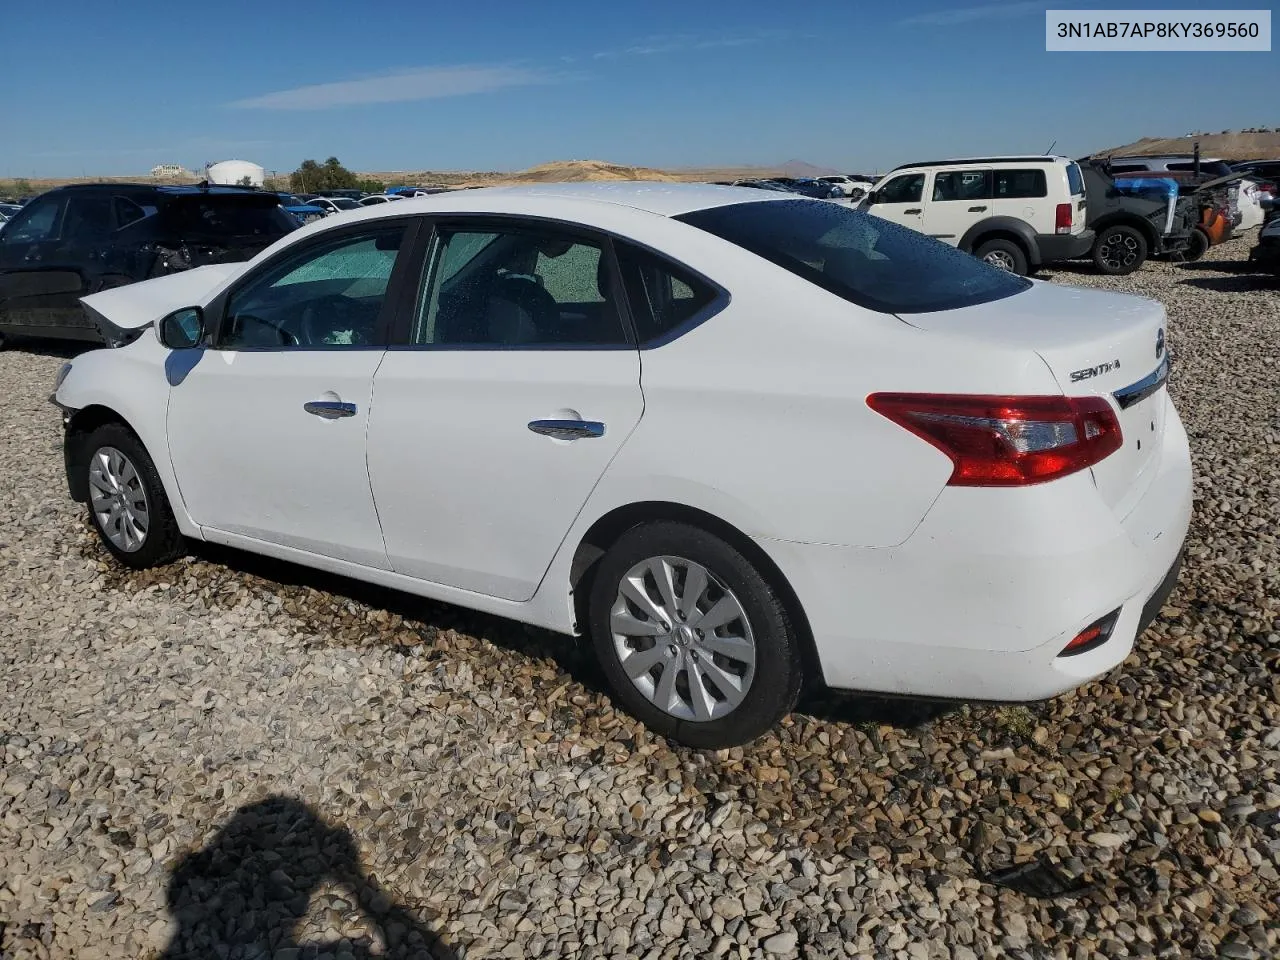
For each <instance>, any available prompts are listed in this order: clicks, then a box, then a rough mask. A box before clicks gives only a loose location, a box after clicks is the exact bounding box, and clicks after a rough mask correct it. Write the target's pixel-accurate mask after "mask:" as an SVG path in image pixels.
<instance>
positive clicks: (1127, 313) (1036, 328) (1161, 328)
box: [900, 281, 1168, 516]
mask: <svg viewBox="0 0 1280 960" xmlns="http://www.w3.org/2000/svg"><path fill="white" fill-rule="evenodd" d="M900 319H901V320H902V321H903V322H904V323H908V324H910V325H911V326H913V327H918V328H920V329H923V330H936V331H937V332H939V333H945V334H948V335H950V336H961V337H964V338H966V339H970V340H979V341H984V342H990V343H991V344H993V345H999V346H1002V347H1010V346H1013V347H1023V348H1025V349H1028V350H1032V351H1034V352H1035V353H1036V354H1037V355H1038V356H1039V357H1040V358H1041V359H1042V360H1043V361H1044V363H1045V364H1046V365H1047V366H1048V367H1049V370H1050V371H1051V372H1052V374H1053V376H1054V379H1055V380H1056V381H1057V382H1058V385H1059V387H1060V388H1061V389H1062V392H1063V394H1064V395H1066V396H1070V397H1086V396H1099V397H1105V398H1106V399H1107V400H1108V401H1109V402H1110V403H1111V405H1112V407H1113V409H1115V411H1116V415H1117V417H1118V418H1119V421H1120V429H1121V431H1122V433H1123V435H1124V445H1123V446H1122V447H1121V448H1120V449H1119V450H1117V451H1116V452H1115V453H1113V454H1111V455H1110V456H1109V457H1107V458H1106V459H1105V460H1103V461H1101V462H1100V463H1097V464H1095V465H1094V466H1093V467H1092V471H1093V476H1094V481H1095V483H1096V484H1097V486H1098V491H1099V492H1100V493H1101V494H1102V496H1103V498H1104V499H1105V500H1106V502H1107V503H1108V505H1110V506H1111V507H1112V508H1113V509H1114V510H1116V512H1117V513H1118V514H1120V515H1121V516H1123V515H1125V514H1127V513H1128V512H1129V510H1130V509H1132V507H1133V505H1134V503H1135V502H1136V501H1137V500H1138V499H1139V498H1140V497H1141V496H1142V493H1143V492H1144V491H1145V489H1146V486H1147V484H1148V483H1149V482H1150V481H1151V477H1152V475H1153V474H1154V471H1153V470H1152V469H1151V467H1152V465H1153V464H1155V463H1157V462H1158V460H1159V454H1160V450H1161V447H1162V445H1163V440H1164V417H1165V408H1166V403H1165V387H1164V381H1165V378H1166V377H1167V374H1168V352H1167V348H1166V346H1165V337H1166V316H1165V309H1164V307H1163V306H1162V305H1161V304H1159V303H1157V302H1156V301H1154V300H1148V299H1145V298H1143V297H1133V296H1127V295H1124V294H1115V293H1103V292H1100V291H1095V290H1086V289H1083V288H1080V287H1064V286H1058V285H1055V284H1051V283H1046V282H1043V281H1034V282H1033V283H1032V286H1031V288H1030V289H1029V290H1026V291H1025V292H1023V293H1019V294H1016V295H1015V296H1012V297H1006V298H1005V299H1003V300H997V301H994V302H992V303H984V304H980V305H978V306H973V307H963V308H961V309H958V310H946V311H941V312H938V313H914V314H903V315H901V316H900ZM975 392H976V391H975Z"/></svg>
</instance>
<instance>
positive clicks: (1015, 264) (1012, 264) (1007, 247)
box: [973, 240, 1027, 277]
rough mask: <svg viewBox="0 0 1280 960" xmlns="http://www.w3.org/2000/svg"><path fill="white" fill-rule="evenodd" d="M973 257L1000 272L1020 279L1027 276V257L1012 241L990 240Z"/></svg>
mask: <svg viewBox="0 0 1280 960" xmlns="http://www.w3.org/2000/svg"><path fill="white" fill-rule="evenodd" d="M973 255H974V256H975V257H977V258H978V259H979V260H985V261H986V262H987V263H989V264H991V265H992V266H993V267H996V268H998V269H1000V270H1007V271H1008V272H1009V273H1016V274H1017V275H1018V276H1020V277H1025V276H1026V275H1027V255H1026V254H1025V253H1023V252H1022V248H1021V247H1020V246H1018V245H1017V244H1016V243H1014V242H1013V241H1012V240H988V241H987V242H986V243H984V244H983V245H982V246H980V247H978V249H977V250H975V251H974V252H973Z"/></svg>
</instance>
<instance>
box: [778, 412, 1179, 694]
mask: <svg viewBox="0 0 1280 960" xmlns="http://www.w3.org/2000/svg"><path fill="white" fill-rule="evenodd" d="M1190 518H1191V459H1190V450H1189V448H1188V445H1187V436H1186V432H1185V430H1183V428H1182V424H1181V421H1180V420H1179V419H1178V417H1177V414H1176V412H1175V411H1174V410H1173V409H1172V406H1170V410H1169V414H1168V420H1167V422H1166V435H1165V443H1164V449H1163V452H1162V456H1161V460H1160V464H1159V467H1158V471H1157V473H1156V475H1155V476H1154V477H1153V479H1152V481H1151V483H1150V485H1149V486H1148V487H1147V490H1146V492H1145V494H1144V495H1143V496H1142V497H1141V499H1140V500H1139V501H1138V502H1137V503H1136V505H1135V506H1134V507H1133V509H1132V510H1131V511H1130V512H1129V514H1128V515H1127V516H1125V517H1124V518H1123V519H1120V518H1118V517H1117V516H1116V515H1115V514H1114V513H1113V512H1112V511H1111V509H1110V508H1109V507H1108V506H1107V505H1106V504H1105V503H1104V502H1103V501H1102V498H1101V497H1100V496H1099V495H1098V493H1097V490H1096V488H1095V487H1094V483H1093V478H1092V476H1091V474H1090V473H1088V472H1087V471H1086V472H1083V473H1080V474H1076V475H1073V476H1071V477H1065V478H1063V479H1062V480H1058V481H1054V482H1052V483H1047V484H1041V485H1037V486H1032V487H1026V488H1022V489H1018V490H990V489H980V488H956V487H948V488H947V489H946V490H945V491H944V493H943V494H942V495H941V496H940V497H939V498H938V501H937V502H936V503H935V505H934V507H933V508H932V509H931V510H930V512H929V514H928V516H926V517H925V519H924V520H923V521H922V522H921V524H920V526H919V527H918V528H917V529H916V531H915V532H914V533H913V534H912V536H911V537H910V538H908V539H907V540H906V541H905V542H904V543H902V544H899V545H898V546H896V547H889V548H876V549H865V548H854V547H839V546H831V545H821V544H797V543H792V542H786V541H777V540H761V541H759V542H760V545H761V546H762V547H763V548H764V549H765V550H766V551H768V552H769V554H770V555H771V556H772V558H773V559H774V561H775V562H776V563H777V564H778V566H779V568H780V569H781V570H782V572H783V573H784V575H786V576H787V577H788V579H789V581H790V583H791V586H792V588H793V589H794V590H795V592H796V595H797V596H798V598H799V600H800V602H801V604H802V606H803V607H804V611H805V614H806V616H807V619H808V621H809V626H810V628H811V630H812V633H813V637H814V642H815V646H816V648H817V653H818V657H819V660H820V662H821V667H822V672H823V677H824V680H825V682H826V683H827V684H828V685H829V686H831V687H835V688H841V689H849V690H862V691H867V692H877V693H887V694H900V695H906V696H919V697H936V698H949V699H963V700H980V701H1002V702H1009V701H1029V700H1041V699H1044V698H1047V697H1051V696H1055V695H1057V694H1059V693H1063V692H1065V691H1067V690H1070V689H1073V688H1074V687H1076V686H1079V685H1080V684H1082V683H1084V682H1086V681H1088V680H1090V679H1092V678H1094V677H1096V676H1099V675H1101V674H1103V673H1106V672H1107V671H1108V670H1110V669H1112V668H1113V667H1115V666H1116V665H1117V664H1119V663H1121V662H1122V661H1123V660H1124V659H1125V658H1126V657H1127V656H1128V655H1129V653H1130V650H1131V649H1132V647H1133V643H1134V640H1135V638H1136V637H1137V636H1138V635H1139V634H1140V633H1141V632H1142V630H1143V629H1144V628H1145V627H1146V626H1147V625H1148V623H1149V622H1150V619H1151V618H1152V617H1154V616H1155V615H1156V614H1157V613H1158V612H1159V609H1160V606H1161V605H1162V604H1163V602H1164V598H1165V597H1166V596H1167V595H1168V592H1169V591H1171V590H1172V589H1173V585H1174V583H1175V582H1176V578H1177V569H1178V559H1179V556H1180V554H1181V550H1182V544H1183V541H1184V539H1185V537H1186V531H1187V527H1188V525H1189V523H1190ZM1117 609H1118V610H1119V611H1120V613H1119V617H1118V619H1117V621H1116V625H1115V628H1114V629H1113V631H1112V633H1111V636H1110V639H1108V640H1107V641H1106V642H1105V643H1103V644H1101V645H1099V646H1097V647H1095V648H1093V649H1090V650H1087V651H1086V652H1084V653H1080V654H1077V655H1075V656H1070V657H1060V656H1059V655H1058V654H1059V653H1060V652H1061V651H1062V649H1063V648H1064V647H1065V646H1066V645H1067V643H1068V642H1069V641H1070V640H1071V639H1072V638H1073V637H1074V636H1075V635H1076V634H1077V633H1079V632H1080V631H1081V630H1083V629H1084V628H1085V627H1086V626H1088V625H1089V624H1091V623H1093V622H1094V621H1095V620H1097V619H1099V618H1100V617H1103V616H1106V615H1107V614H1109V613H1111V612H1113V611H1115V610H1117Z"/></svg>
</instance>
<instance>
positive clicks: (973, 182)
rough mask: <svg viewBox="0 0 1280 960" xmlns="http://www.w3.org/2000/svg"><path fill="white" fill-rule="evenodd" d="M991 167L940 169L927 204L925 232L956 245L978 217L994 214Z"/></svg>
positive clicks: (935, 174)
mask: <svg viewBox="0 0 1280 960" xmlns="http://www.w3.org/2000/svg"><path fill="white" fill-rule="evenodd" d="M991 215H992V214H991V168H990V167H965V168H963V169H956V170H951V169H944V170H938V171H936V172H935V173H934V175H933V187H932V192H931V193H930V194H929V202H928V203H927V204H926V205H925V212H924V228H923V229H924V232H925V233H927V234H928V235H929V236H931V237H934V238H936V239H938V240H941V241H943V242H944V243H949V244H951V245H952V246H953V247H954V246H956V245H957V244H958V243H959V242H960V238H961V237H963V236H964V235H965V232H966V231H967V230H968V229H969V228H970V227H972V226H973V225H974V224H975V223H977V222H978V221H979V220H985V219H986V218H987V217H989V216H991Z"/></svg>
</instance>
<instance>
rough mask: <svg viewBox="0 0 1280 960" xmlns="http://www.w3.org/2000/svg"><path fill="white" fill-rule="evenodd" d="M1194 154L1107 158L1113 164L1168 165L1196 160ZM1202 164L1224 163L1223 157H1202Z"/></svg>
mask: <svg viewBox="0 0 1280 960" xmlns="http://www.w3.org/2000/svg"><path fill="white" fill-rule="evenodd" d="M1195 158H1196V156H1195V154H1194V153H1159V154H1152V155H1150V156H1141V155H1139V156H1129V157H1107V158H1106V159H1108V160H1110V161H1111V162H1112V163H1115V162H1117V161H1119V162H1120V163H1136V162H1144V161H1150V162H1152V163H1167V162H1168V161H1170V160H1177V161H1182V160H1194V159H1195ZM1200 162H1201V163H1222V162H1223V161H1222V158H1221V157H1201V158H1200Z"/></svg>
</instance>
